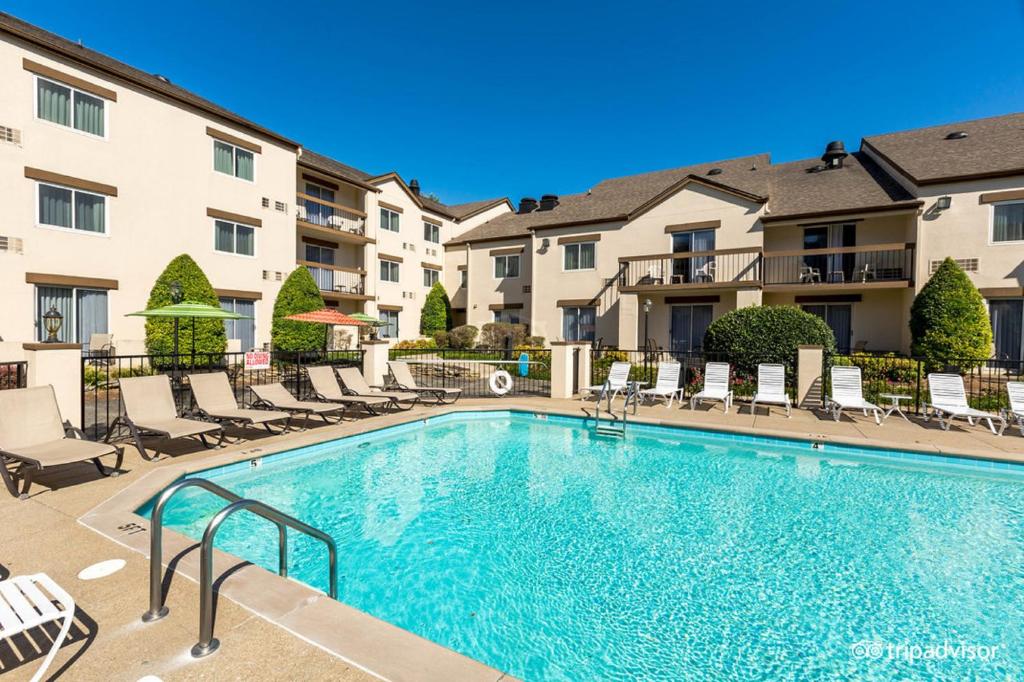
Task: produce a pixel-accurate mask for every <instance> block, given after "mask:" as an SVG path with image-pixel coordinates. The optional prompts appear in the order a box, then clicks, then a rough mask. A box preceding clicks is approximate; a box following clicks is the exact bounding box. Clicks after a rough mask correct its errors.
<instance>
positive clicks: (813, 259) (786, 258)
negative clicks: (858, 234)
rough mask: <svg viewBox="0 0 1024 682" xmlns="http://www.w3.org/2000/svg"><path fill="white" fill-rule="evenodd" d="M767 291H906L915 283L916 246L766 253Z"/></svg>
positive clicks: (858, 247)
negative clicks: (900, 289) (898, 289)
mask: <svg viewBox="0 0 1024 682" xmlns="http://www.w3.org/2000/svg"><path fill="white" fill-rule="evenodd" d="M762 270H763V273H764V290H765V291H806V290H807V289H808V288H814V289H823V290H834V289H843V290H857V289H879V288H882V289H885V288H904V287H908V286H910V285H911V284H912V283H913V281H914V245H913V244H874V245H871V246H847V247H842V248H831V249H804V250H798V251H766V252H765V254H764V264H763V266H762Z"/></svg>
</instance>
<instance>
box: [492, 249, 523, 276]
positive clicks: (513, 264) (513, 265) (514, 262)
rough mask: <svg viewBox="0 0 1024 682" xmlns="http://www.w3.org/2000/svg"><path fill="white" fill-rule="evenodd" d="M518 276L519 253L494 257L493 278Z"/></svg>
mask: <svg viewBox="0 0 1024 682" xmlns="http://www.w3.org/2000/svg"><path fill="white" fill-rule="evenodd" d="M517 277H519V254H515V255H511V256H495V257H494V279H515V278H517Z"/></svg>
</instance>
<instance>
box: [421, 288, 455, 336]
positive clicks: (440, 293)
mask: <svg viewBox="0 0 1024 682" xmlns="http://www.w3.org/2000/svg"><path fill="white" fill-rule="evenodd" d="M451 328H452V303H451V301H449V300H448V293H447V292H446V291H445V290H444V285H443V284H441V283H440V282H435V283H434V286H432V287H431V288H430V293H428V294H427V299H426V300H425V301H424V302H423V308H422V309H421V310H420V333H421V334H423V335H424V336H433V335H434V334H436V333H437V332H446V331H448V330H449V329H451Z"/></svg>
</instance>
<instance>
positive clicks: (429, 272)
mask: <svg viewBox="0 0 1024 682" xmlns="http://www.w3.org/2000/svg"><path fill="white" fill-rule="evenodd" d="M439 279H441V271H440V270H434V269H432V268H423V286H425V287H432V286H434V285H435V284H437V282H438V280H439Z"/></svg>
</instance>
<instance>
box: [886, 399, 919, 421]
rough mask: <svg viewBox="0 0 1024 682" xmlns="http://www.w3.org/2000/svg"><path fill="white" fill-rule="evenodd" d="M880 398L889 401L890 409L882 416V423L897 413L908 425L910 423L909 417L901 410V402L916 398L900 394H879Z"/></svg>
mask: <svg viewBox="0 0 1024 682" xmlns="http://www.w3.org/2000/svg"><path fill="white" fill-rule="evenodd" d="M878 397H879V398H883V399H885V400H888V401H889V408H888V409H887V410H886V411H885V414H884V415H882V421H885V420H886V419H888V418H889V415H890V414H892V413H893V412H896V413H897V414H899V415H900V416H901V417H903V420H904V421H906V422H907V423H909V422H910V419H909V418H908V417H907V415H906V414H905V413H904V412H903V410H902V409H900V401H901V400H910V399H911V398H913V397H914V396H912V395H902V394H900V393H880V394H878Z"/></svg>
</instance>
